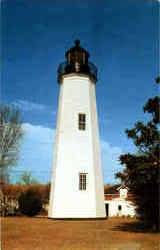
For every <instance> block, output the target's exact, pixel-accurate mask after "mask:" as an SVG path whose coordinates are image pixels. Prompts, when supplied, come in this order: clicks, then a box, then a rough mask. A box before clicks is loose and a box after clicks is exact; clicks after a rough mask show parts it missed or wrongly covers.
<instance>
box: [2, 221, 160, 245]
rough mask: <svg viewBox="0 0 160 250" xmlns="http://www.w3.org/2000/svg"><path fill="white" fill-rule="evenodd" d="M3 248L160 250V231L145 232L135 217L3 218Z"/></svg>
mask: <svg viewBox="0 0 160 250" xmlns="http://www.w3.org/2000/svg"><path fill="white" fill-rule="evenodd" d="M1 229H2V234H1V238H2V250H32V249H34V250H59V249H60V250H95V249H97V250H102V249H107V250H159V249H160V234H154V233H151V232H150V233H149V232H144V230H143V229H142V228H141V227H140V226H138V225H137V222H136V221H135V220H133V219H124V218H112V219H108V220H52V219H48V218H45V217H44V218H43V217H42V218H28V217H5V218H2V219H1Z"/></svg>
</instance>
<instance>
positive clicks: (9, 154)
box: [0, 105, 23, 182]
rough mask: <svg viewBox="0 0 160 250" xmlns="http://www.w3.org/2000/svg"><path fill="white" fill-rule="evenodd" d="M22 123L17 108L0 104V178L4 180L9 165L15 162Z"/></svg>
mask: <svg viewBox="0 0 160 250" xmlns="http://www.w3.org/2000/svg"><path fill="white" fill-rule="evenodd" d="M22 135H23V132H22V123H21V121H20V113H19V110H18V109H17V108H15V107H10V106H7V105H0V179H1V182H6V177H7V176H8V172H9V169H10V167H11V166H14V165H15V164H16V163H17V160H18V156H19V147H20V139H21V138H22Z"/></svg>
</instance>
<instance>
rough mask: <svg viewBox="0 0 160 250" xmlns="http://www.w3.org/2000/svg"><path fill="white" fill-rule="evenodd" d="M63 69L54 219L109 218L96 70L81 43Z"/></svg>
mask: <svg viewBox="0 0 160 250" xmlns="http://www.w3.org/2000/svg"><path fill="white" fill-rule="evenodd" d="M65 57H66V61H65V62H63V63H61V64H60V65H59V68H58V83H59V86H60V94H59V103H58V116H57V127H56V136H55V145H54V156H53V171H52V176H51V190H50V200H49V211H48V217H49V218H59V219H60V218H64V219H65V218H104V217H105V216H106V213H105V204H104V184H103V174H102V166H101V152H100V141H99V131H98V117H97V107H96V93H95V85H96V82H97V68H96V67H95V66H94V64H92V63H91V62H89V60H88V59H89V57H90V55H89V53H88V52H87V51H86V50H85V49H83V48H82V47H81V46H80V41H79V40H76V41H75V45H74V47H72V48H71V49H69V50H68V51H66V53H65Z"/></svg>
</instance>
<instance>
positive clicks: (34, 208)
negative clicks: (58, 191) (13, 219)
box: [18, 187, 42, 216]
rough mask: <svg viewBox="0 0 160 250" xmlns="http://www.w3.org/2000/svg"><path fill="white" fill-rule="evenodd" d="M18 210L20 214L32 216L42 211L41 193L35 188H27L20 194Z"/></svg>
mask: <svg viewBox="0 0 160 250" xmlns="http://www.w3.org/2000/svg"><path fill="white" fill-rule="evenodd" d="M18 203H19V210H20V211H21V213H22V214H25V215H28V216H34V215H36V214H38V213H39V212H40V211H41V209H42V198H41V193H40V192H39V190H38V189H36V188H33V187H31V188H29V189H28V190H27V191H25V192H23V193H21V195H20V197H19V199H18Z"/></svg>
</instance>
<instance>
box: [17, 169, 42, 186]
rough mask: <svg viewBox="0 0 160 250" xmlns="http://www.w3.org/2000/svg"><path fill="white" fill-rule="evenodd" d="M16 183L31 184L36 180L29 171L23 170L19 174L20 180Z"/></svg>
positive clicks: (35, 182) (36, 182)
mask: <svg viewBox="0 0 160 250" xmlns="http://www.w3.org/2000/svg"><path fill="white" fill-rule="evenodd" d="M16 184H18V185H33V184H38V181H37V180H36V179H35V178H33V177H32V173H31V172H30V171H25V172H24V173H23V174H22V175H21V176H20V181H18V182H17V183H16Z"/></svg>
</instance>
